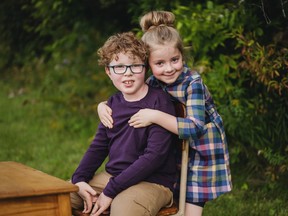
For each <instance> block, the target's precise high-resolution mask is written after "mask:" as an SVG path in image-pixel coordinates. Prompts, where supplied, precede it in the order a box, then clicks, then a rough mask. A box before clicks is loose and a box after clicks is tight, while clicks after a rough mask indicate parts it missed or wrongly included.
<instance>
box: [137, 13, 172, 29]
mask: <svg viewBox="0 0 288 216" xmlns="http://www.w3.org/2000/svg"><path fill="white" fill-rule="evenodd" d="M174 21H175V16H174V14H173V13H171V12H169V11H151V12H149V13H147V14H145V15H144V16H143V17H142V18H141V20H140V26H141V28H142V31H144V32H146V31H148V30H151V29H153V28H155V27H158V26H170V27H174Z"/></svg>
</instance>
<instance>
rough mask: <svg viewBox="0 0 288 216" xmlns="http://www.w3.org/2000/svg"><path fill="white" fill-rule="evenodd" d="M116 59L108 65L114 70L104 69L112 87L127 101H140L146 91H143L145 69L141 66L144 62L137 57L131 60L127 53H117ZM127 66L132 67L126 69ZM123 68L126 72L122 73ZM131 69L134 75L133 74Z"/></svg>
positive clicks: (145, 87) (144, 87)
mask: <svg viewBox="0 0 288 216" xmlns="http://www.w3.org/2000/svg"><path fill="white" fill-rule="evenodd" d="M117 57H118V59H117V60H116V56H115V58H114V59H113V60H112V61H111V62H110V64H109V66H113V67H114V68H113V67H109V66H108V67H105V71H106V73H107V75H108V76H109V77H110V79H111V81H112V82H113V84H114V86H115V87H116V88H117V89H118V90H119V91H121V92H122V94H123V96H124V98H125V99H126V100H127V101H137V100H140V99H142V98H143V97H144V96H145V95H146V93H147V91H145V90H146V89H147V86H146V84H145V72H146V68H145V67H144V66H143V65H144V62H143V61H141V60H140V59H139V58H138V57H136V58H135V59H133V58H131V56H129V55H128V54H127V53H119V54H117ZM127 65H134V66H132V67H127V68H126V66H127ZM125 68H126V72H125V73H124V71H125ZM131 68H132V70H133V71H134V72H136V73H133V72H132V71H131ZM141 68H142V69H141ZM114 71H116V73H118V74H116V73H115V72H114ZM119 73H120V74H119Z"/></svg>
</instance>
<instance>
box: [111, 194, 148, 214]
mask: <svg viewBox="0 0 288 216" xmlns="http://www.w3.org/2000/svg"><path fill="white" fill-rule="evenodd" d="M119 195H120V194H119ZM119 195H118V196H116V197H115V198H114V199H113V202H112V204H111V209H110V216H135V215H147V216H151V215H153V214H152V213H151V212H150V211H149V209H148V208H147V206H145V205H143V203H139V202H138V201H137V197H136V195H129V196H125V197H124V196H121V195H120V196H119Z"/></svg>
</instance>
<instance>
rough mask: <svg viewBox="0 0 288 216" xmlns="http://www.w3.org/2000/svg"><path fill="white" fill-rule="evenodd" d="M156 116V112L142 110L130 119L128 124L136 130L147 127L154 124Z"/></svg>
mask: <svg viewBox="0 0 288 216" xmlns="http://www.w3.org/2000/svg"><path fill="white" fill-rule="evenodd" d="M155 114H156V110H153V109H141V110H139V111H138V112H137V113H135V114H134V115H133V116H132V117H131V118H130V120H129V121H128V123H129V125H130V126H132V127H134V128H140V127H146V126H149V125H151V124H153V123H154V122H153V119H154V117H155Z"/></svg>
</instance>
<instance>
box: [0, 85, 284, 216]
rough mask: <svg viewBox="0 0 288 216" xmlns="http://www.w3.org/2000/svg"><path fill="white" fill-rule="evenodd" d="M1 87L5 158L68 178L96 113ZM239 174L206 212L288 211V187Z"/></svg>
mask: <svg viewBox="0 0 288 216" xmlns="http://www.w3.org/2000/svg"><path fill="white" fill-rule="evenodd" d="M0 89H1V91H0V161H17V162H20V163H23V164H25V165H28V166H31V167H33V168H35V169H38V170H41V171H43V172H45V173H48V174H50V175H53V176H56V177H59V178H61V179H64V180H67V179H69V178H70V177H71V175H72V173H73V172H74V170H75V168H76V167H77V165H78V163H79V161H80V160H81V158H82V156H83V154H84V152H85V150H86V149H87V147H88V145H89V144H90V141H91V139H92V138H93V136H94V133H95V130H96V127H97V123H98V122H97V120H98V118H97V115H96V113H95V115H90V116H87V115H86V116H85V115H83V114H81V113H78V112H77V111H74V112H72V111H71V110H69V109H65V108H64V107H62V108H61V107H60V108H59V107H55V104H53V103H52V102H49V101H48V100H46V99H45V98H43V97H42V96H41V94H40V93H39V92H40V91H38V90H37V89H34V90H33V91H32V90H30V89H29V88H26V89H25V88H24V89H22V90H21V89H19V88H16V87H12V86H10V85H8V84H6V83H5V84H4V83H3V82H2V81H0ZM21 91H22V92H21ZM235 169H237V168H236V167H235V168H234V169H233V167H232V174H233V171H234V170H235ZM234 173H235V172H234ZM240 173H241V172H237V173H236V175H232V177H233V179H234V182H236V183H235V187H234V189H233V190H232V192H230V193H228V194H225V195H222V196H221V197H219V198H218V199H216V200H213V201H210V202H208V203H207V204H206V207H205V208H204V211H203V216H242V215H243V216H246V215H248V216H250V215H251V216H258V215H259V216H266V215H267V216H286V215H288V205H287V204H288V203H287V200H288V195H287V192H286V191H287V189H283V188H282V189H281V188H280V189H279V188H277V190H276V189H267V188H268V187H263V188H261V187H258V188H254V187H252V186H250V185H249V184H246V182H245V178H243V175H241V174H240ZM237 175H241V176H237ZM240 177H241V178H240ZM241 185H242V186H241ZM243 185H244V186H243ZM284 188H285V187H284ZM286 188H287V185H286Z"/></svg>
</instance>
